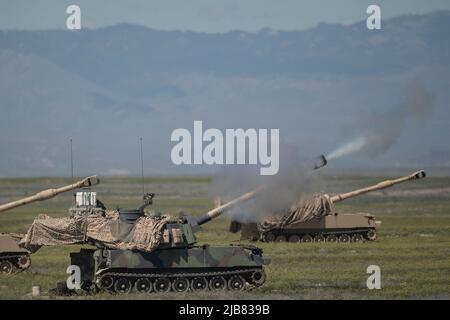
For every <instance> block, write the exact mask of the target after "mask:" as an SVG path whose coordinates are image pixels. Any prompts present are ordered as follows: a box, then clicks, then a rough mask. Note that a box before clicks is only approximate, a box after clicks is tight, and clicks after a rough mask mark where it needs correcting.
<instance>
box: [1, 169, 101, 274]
mask: <svg viewBox="0 0 450 320" xmlns="http://www.w3.org/2000/svg"><path fill="white" fill-rule="evenodd" d="M97 183H98V179H97V177H96V176H92V177H87V178H85V179H83V180H80V181H78V182H76V183H73V184H70V185H68V186H64V187H61V188H57V189H48V190H44V191H41V192H39V193H37V194H35V195H33V196H30V197H26V198H23V199H20V200H16V201H12V202H9V203H6V204H2V205H0V212H4V211H7V210H11V209H14V208H17V207H20V206H24V205H26V204H29V203H33V202H37V201H44V200H48V199H51V198H53V197H55V196H56V195H58V194H60V193H63V192H67V191H71V190H75V189H78V188H82V187H88V186H91V185H94V184H97ZM20 238H21V235H16V234H5V233H2V234H0V272H1V273H14V272H19V271H23V270H26V269H28V268H29V267H30V265H31V258H30V252H29V251H28V250H26V249H24V248H22V247H20V246H19V245H18V242H19V240H20Z"/></svg>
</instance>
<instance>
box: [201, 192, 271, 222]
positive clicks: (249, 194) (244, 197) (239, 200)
mask: <svg viewBox="0 0 450 320" xmlns="http://www.w3.org/2000/svg"><path fill="white" fill-rule="evenodd" d="M263 189H265V186H260V187H258V188H257V189H255V190H253V191H250V192H247V193H244V194H243V195H241V196H240V197H238V198H236V199H233V200H231V201H229V202H227V203H224V204H222V205H220V206H218V207H216V208H214V209H212V210H209V211H208V212H207V213H206V214H205V215H203V216H201V217H199V218H197V224H198V225H202V224H204V223H206V222H208V221H210V220H212V219H214V218H217V217H218V216H220V215H221V214H223V213H224V212H225V211H227V210H230V209H232V208H234V207H235V206H237V205H239V204H241V203H243V202H246V201H248V200H250V199H252V198H253V197H254V196H255V195H256V194H257V193H258V192H260V191H262V190H263Z"/></svg>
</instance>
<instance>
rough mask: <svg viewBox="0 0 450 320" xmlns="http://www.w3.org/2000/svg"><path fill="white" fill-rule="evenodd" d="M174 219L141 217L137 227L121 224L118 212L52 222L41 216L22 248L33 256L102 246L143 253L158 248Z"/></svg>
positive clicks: (43, 215)
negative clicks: (51, 249)
mask: <svg viewBox="0 0 450 320" xmlns="http://www.w3.org/2000/svg"><path fill="white" fill-rule="evenodd" d="M176 220H177V219H176V218H174V217H171V216H164V217H160V218H153V217H147V216H144V217H141V218H139V219H138V220H137V221H136V223H135V224H126V223H123V222H121V221H120V220H119V213H118V212H117V211H109V210H108V211H106V212H105V213H104V215H103V216H102V215H98V214H90V215H87V216H86V217H84V216H81V215H77V216H73V217H68V218H52V217H50V216H48V215H45V214H41V215H39V216H38V217H37V218H36V219H35V220H34V222H33V224H32V225H31V226H30V228H29V229H28V232H27V234H26V235H25V236H24V237H23V238H22V239H21V240H20V243H19V244H20V245H21V246H22V247H24V248H26V249H28V250H30V251H31V252H36V251H37V250H38V249H39V248H40V247H42V246H55V245H65V244H84V243H99V244H101V245H103V246H106V247H108V248H111V249H127V250H133V249H137V250H143V251H147V252H151V251H153V250H155V249H156V248H158V246H159V244H160V243H161V241H162V233H163V229H164V225H165V224H166V223H170V222H175V221H176Z"/></svg>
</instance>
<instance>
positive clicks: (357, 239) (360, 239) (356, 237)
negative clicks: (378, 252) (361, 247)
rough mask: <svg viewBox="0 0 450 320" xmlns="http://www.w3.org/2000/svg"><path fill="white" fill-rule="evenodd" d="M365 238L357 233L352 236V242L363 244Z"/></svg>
mask: <svg viewBox="0 0 450 320" xmlns="http://www.w3.org/2000/svg"><path fill="white" fill-rule="evenodd" d="M363 241H364V237H363V236H362V235H360V234H359V233H356V234H354V235H353V236H352V242H363Z"/></svg>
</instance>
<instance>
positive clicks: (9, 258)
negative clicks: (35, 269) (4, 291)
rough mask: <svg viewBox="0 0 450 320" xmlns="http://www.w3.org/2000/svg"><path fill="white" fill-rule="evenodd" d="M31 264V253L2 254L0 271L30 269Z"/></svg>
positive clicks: (8, 272) (13, 271)
mask: <svg viewBox="0 0 450 320" xmlns="http://www.w3.org/2000/svg"><path fill="white" fill-rule="evenodd" d="M30 265H31V259H30V255H26V254H22V255H17V254H16V255H4V256H0V273H5V274H11V273H18V272H22V271H24V270H26V269H28V268H29V267H30Z"/></svg>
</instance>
